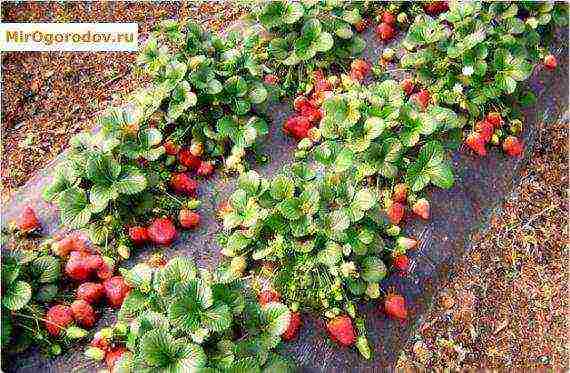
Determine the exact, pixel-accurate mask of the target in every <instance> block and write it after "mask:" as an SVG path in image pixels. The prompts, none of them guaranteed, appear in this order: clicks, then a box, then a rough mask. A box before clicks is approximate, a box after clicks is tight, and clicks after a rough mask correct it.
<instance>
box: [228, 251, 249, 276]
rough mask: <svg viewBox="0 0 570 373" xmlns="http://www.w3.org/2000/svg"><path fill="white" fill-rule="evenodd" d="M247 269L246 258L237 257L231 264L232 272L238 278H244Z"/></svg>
mask: <svg viewBox="0 0 570 373" xmlns="http://www.w3.org/2000/svg"><path fill="white" fill-rule="evenodd" d="M246 268H247V260H246V259H245V257H244V256H236V257H235V258H232V260H231V262H230V270H231V271H232V273H233V274H235V275H236V276H238V277H241V276H243V274H244V272H245V270H246Z"/></svg>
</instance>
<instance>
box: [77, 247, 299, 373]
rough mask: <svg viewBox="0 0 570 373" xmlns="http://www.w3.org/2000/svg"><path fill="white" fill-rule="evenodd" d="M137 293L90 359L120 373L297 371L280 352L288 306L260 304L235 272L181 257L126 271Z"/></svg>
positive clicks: (101, 336) (99, 335)
mask: <svg viewBox="0 0 570 373" xmlns="http://www.w3.org/2000/svg"><path fill="white" fill-rule="evenodd" d="M123 275H124V277H125V279H126V281H127V282H128V283H129V284H130V285H131V286H132V287H133V289H132V291H131V292H130V293H129V295H128V296H127V298H126V299H125V301H124V303H123V305H122V307H121V309H120V310H119V315H118V322H117V323H116V324H115V325H114V326H113V327H109V328H105V329H102V330H100V331H99V332H98V333H97V334H96V336H95V338H94V339H93V341H92V343H91V346H90V347H88V348H87V350H86V351H85V354H86V355H87V356H88V357H90V358H92V359H95V360H103V359H105V360H106V361H107V363H108V365H109V369H111V370H112V371H118V372H138V371H143V370H144V371H146V370H157V371H193V370H202V369H203V370H205V371H215V372H217V371H264V372H273V371H276V370H278V371H293V368H292V366H291V363H290V362H289V361H287V360H286V359H284V358H282V357H280V356H279V355H277V354H276V353H275V352H274V349H275V348H276V347H277V346H278V345H279V343H280V341H281V335H282V334H283V333H285V332H286V330H287V328H288V325H289V323H290V321H291V315H290V312H289V309H288V308H287V306H285V305H284V304H282V303H279V302H276V301H272V302H268V303H266V304H263V305H261V304H259V303H258V302H257V301H256V300H255V298H253V297H252V296H251V295H249V294H248V292H247V290H246V289H245V287H244V283H243V281H242V280H240V279H238V278H237V277H236V276H235V275H234V274H233V273H232V272H231V271H230V270H229V268H227V267H225V268H219V269H218V270H216V271H214V272H210V271H207V270H201V269H198V268H197V267H196V265H195V264H194V262H193V261H192V260H191V259H189V258H184V257H178V258H174V259H171V260H170V261H169V262H168V263H166V264H163V265H161V266H159V267H151V266H150V265H149V264H147V263H140V264H137V265H136V266H134V267H133V268H132V269H130V270H124V271H123Z"/></svg>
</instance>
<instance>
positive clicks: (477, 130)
mask: <svg viewBox="0 0 570 373" xmlns="http://www.w3.org/2000/svg"><path fill="white" fill-rule="evenodd" d="M503 124H504V121H503V118H502V117H501V114H499V113H496V112H492V113H488V114H487V116H486V117H485V118H484V119H483V120H481V121H479V122H477V123H475V127H474V130H473V131H472V132H471V133H469V135H467V138H466V139H465V145H467V146H468V147H469V148H470V149H471V150H473V151H474V152H475V153H477V154H478V155H480V156H482V157H484V156H486V155H487V148H486V145H487V144H488V143H490V142H493V143H498V142H499V134H500V133H501V130H500V129H501V127H502V126H503ZM502 145H503V151H504V152H505V153H506V154H508V155H509V156H511V157H518V156H520V155H522V153H523V151H524V146H523V143H522V141H521V140H520V139H519V138H518V137H516V136H512V135H510V136H507V137H505V138H504V140H503V144H502Z"/></svg>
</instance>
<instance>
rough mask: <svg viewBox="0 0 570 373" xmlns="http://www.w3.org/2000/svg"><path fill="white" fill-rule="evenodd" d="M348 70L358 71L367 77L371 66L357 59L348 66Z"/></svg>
mask: <svg viewBox="0 0 570 373" xmlns="http://www.w3.org/2000/svg"><path fill="white" fill-rule="evenodd" d="M350 68H351V69H352V70H359V71H361V72H362V73H363V74H364V75H367V74H368V73H369V72H370V69H371V66H370V64H369V63H368V62H366V61H364V60H363V59H360V58H358V59H356V60H354V61H352V63H351V64H350Z"/></svg>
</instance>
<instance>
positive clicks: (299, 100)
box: [293, 96, 314, 113]
mask: <svg viewBox="0 0 570 373" xmlns="http://www.w3.org/2000/svg"><path fill="white" fill-rule="evenodd" d="M313 107H314V105H313V103H312V102H311V100H309V99H308V98H307V97H305V96H297V97H296V98H295V100H294V101H293V109H295V111H296V112H298V113H301V112H303V111H304V110H306V109H307V108H311V109H312V108H313Z"/></svg>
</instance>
